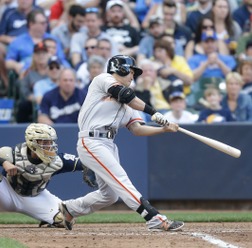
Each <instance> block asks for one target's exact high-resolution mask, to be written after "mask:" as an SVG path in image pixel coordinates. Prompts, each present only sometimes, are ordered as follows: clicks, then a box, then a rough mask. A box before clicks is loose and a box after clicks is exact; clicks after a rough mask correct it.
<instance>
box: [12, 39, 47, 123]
mask: <svg viewBox="0 0 252 248" xmlns="http://www.w3.org/2000/svg"><path fill="white" fill-rule="evenodd" d="M48 59H49V54H48V52H47V48H46V46H45V45H44V43H43V42H39V43H38V44H36V45H35V46H34V54H33V59H32V64H31V67H30V68H29V69H28V70H27V71H26V72H25V75H24V78H23V79H22V80H20V81H19V82H18V87H19V104H18V110H17V117H16V120H17V122H18V123H28V122H32V121H34V120H33V106H34V103H35V98H34V95H33V87H34V84H35V83H36V82H37V81H39V80H41V79H45V78H47V77H48V75H47V62H48Z"/></svg>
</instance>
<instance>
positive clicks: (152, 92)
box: [135, 59, 171, 122]
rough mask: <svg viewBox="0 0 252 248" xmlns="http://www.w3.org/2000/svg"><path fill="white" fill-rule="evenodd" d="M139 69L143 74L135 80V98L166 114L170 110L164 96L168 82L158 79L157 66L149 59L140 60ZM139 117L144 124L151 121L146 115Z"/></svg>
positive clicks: (168, 87)
mask: <svg viewBox="0 0 252 248" xmlns="http://www.w3.org/2000/svg"><path fill="white" fill-rule="evenodd" d="M139 67H141V68H142V70H143V73H142V75H140V76H139V77H138V78H137V80H136V87H135V92H136V96H137V97H139V98H140V99H141V100H143V101H144V102H145V103H146V104H148V105H150V106H152V107H154V108H155V109H157V111H158V112H160V113H162V114H163V113H166V112H167V111H168V110H169V109H170V106H169V104H168V102H167V101H166V100H165V96H166V95H167V94H169V89H170V85H171V84H170V81H169V80H165V79H161V78H160V77H158V75H157V68H158V67H157V64H156V63H155V62H153V61H151V60H149V59H143V60H141V61H140V63H139ZM140 113H141V112H140ZM141 115H142V117H143V119H144V120H145V121H146V122H148V121H151V120H150V117H149V115H148V114H145V113H141Z"/></svg>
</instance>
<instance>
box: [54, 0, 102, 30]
mask: <svg viewBox="0 0 252 248" xmlns="http://www.w3.org/2000/svg"><path fill="white" fill-rule="evenodd" d="M99 2H100V1H99V0H57V1H56V2H55V3H54V4H53V5H52V6H51V8H50V27H51V29H53V28H55V27H56V26H58V25H60V24H62V23H67V15H68V14H67V13H68V10H69V8H70V7H71V5H73V4H79V5H81V6H82V7H83V8H92V7H97V6H98V5H99Z"/></svg>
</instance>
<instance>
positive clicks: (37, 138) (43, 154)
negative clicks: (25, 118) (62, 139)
mask: <svg viewBox="0 0 252 248" xmlns="http://www.w3.org/2000/svg"><path fill="white" fill-rule="evenodd" d="M25 140H26V144H27V146H28V147H29V148H30V149H31V150H32V151H33V152H34V153H35V154H36V155H37V156H38V157H39V158H40V159H41V160H42V161H43V162H44V163H46V164H48V163H51V162H53V161H55V159H56V156H57V151H58V145H57V144H56V142H55V141H56V140H57V134H56V131H55V130H54V128H52V127H50V126H49V125H47V124H39V123H32V124H30V125H29V126H28V127H27V128H26V130H25Z"/></svg>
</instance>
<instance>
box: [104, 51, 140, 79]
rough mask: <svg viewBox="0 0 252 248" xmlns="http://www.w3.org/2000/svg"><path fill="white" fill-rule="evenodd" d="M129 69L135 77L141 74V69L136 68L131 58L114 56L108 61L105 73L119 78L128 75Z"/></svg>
mask: <svg viewBox="0 0 252 248" xmlns="http://www.w3.org/2000/svg"><path fill="white" fill-rule="evenodd" d="M130 69H133V70H134V72H135V77H138V76H139V75H141V74H142V72H143V71H142V69H140V68H138V67H137V66H136V62H135V59H134V58H132V57H131V56H124V55H116V56H114V57H112V58H111V59H110V60H109V61H108V66H107V72H108V73H110V74H111V73H116V74H118V75H119V76H122V77H125V76H127V75H128V74H129V73H130Z"/></svg>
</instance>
